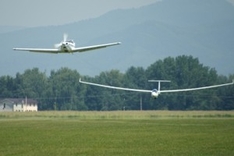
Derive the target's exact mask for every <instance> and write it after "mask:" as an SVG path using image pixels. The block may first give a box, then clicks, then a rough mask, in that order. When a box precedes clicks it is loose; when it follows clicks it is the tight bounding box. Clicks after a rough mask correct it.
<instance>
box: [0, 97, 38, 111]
mask: <svg viewBox="0 0 234 156" xmlns="http://www.w3.org/2000/svg"><path fill="white" fill-rule="evenodd" d="M11 111H13V112H16V111H17V112H33V111H38V107H37V101H36V100H33V99H27V98H25V99H23V98H5V99H0V112H11Z"/></svg>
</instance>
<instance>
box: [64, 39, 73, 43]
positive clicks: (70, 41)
mask: <svg viewBox="0 0 234 156" xmlns="http://www.w3.org/2000/svg"><path fill="white" fill-rule="evenodd" d="M66 42H69V43H74V41H73V40H68V41H66Z"/></svg>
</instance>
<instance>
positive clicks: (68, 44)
mask: <svg viewBox="0 0 234 156" xmlns="http://www.w3.org/2000/svg"><path fill="white" fill-rule="evenodd" d="M67 37H68V36H67V34H64V36H63V41H62V42H60V43H58V44H55V45H54V47H55V48H52V49H44V48H13V50H18V51H29V52H39V53H53V54H58V53H74V52H86V51H90V50H95V49H101V48H106V47H109V46H114V45H119V44H121V42H113V43H106V44H98V45H91V46H85V47H75V42H74V41H73V40H68V39H67Z"/></svg>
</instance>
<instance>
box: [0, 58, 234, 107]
mask: <svg viewBox="0 0 234 156" xmlns="http://www.w3.org/2000/svg"><path fill="white" fill-rule="evenodd" d="M81 77H82V79H83V80H86V81H91V82H96V83H100V84H106V85H113V86H119V87H128V88H136V89H154V88H157V84H156V83H149V82H148V79H160V80H161V79H166V80H171V83H162V84H161V89H162V90H164V89H179V88H193V87H201V86H207V85H214V84H220V83H227V82H231V81H232V79H234V74H232V75H229V76H223V75H218V74H217V71H216V70H215V69H214V68H210V67H207V66H204V65H203V64H201V63H200V62H199V60H198V58H193V57H192V56H185V55H183V56H178V57H175V58H173V57H167V58H165V59H163V60H158V61H156V62H155V63H153V64H151V65H150V66H149V67H147V68H146V69H144V68H142V67H133V66H132V67H130V68H129V69H127V71H126V72H125V73H122V72H120V71H119V70H110V71H105V72H101V73H100V74H99V75H97V76H95V77H90V76H82V75H81V74H79V72H78V71H76V70H71V69H69V68H66V67H64V68H60V69H58V70H56V71H55V70H52V71H51V72H50V75H49V76H47V75H46V73H45V72H41V71H39V69H38V68H33V69H27V70H25V71H24V73H22V74H20V73H17V74H16V76H15V77H11V76H1V77H0V98H23V97H27V98H32V99H35V100H37V101H38V107H39V110H97V111H100V110H139V109H143V110H233V109H234V85H232V86H227V87H221V88H216V89H208V90H202V91H192V92H180V93H165V94H161V95H160V96H159V97H158V99H156V100H155V99H152V98H151V97H150V94H147V93H136V92H129V91H120V90H113V89H107V88H101V87H96V86H89V85H84V84H80V83H79V78H81Z"/></svg>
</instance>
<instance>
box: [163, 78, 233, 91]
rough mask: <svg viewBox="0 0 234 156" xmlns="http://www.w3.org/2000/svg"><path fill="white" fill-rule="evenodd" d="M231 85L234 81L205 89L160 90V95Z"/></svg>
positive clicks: (208, 87) (200, 88)
mask: <svg viewBox="0 0 234 156" xmlns="http://www.w3.org/2000/svg"><path fill="white" fill-rule="evenodd" d="M233 84H234V80H232V82H231V83H224V84H219V85H212V86H205V87H198V88H187V89H175V90H160V93H172V92H187V91H194V90H202V89H210V88H217V87H222V86H228V85H233Z"/></svg>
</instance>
